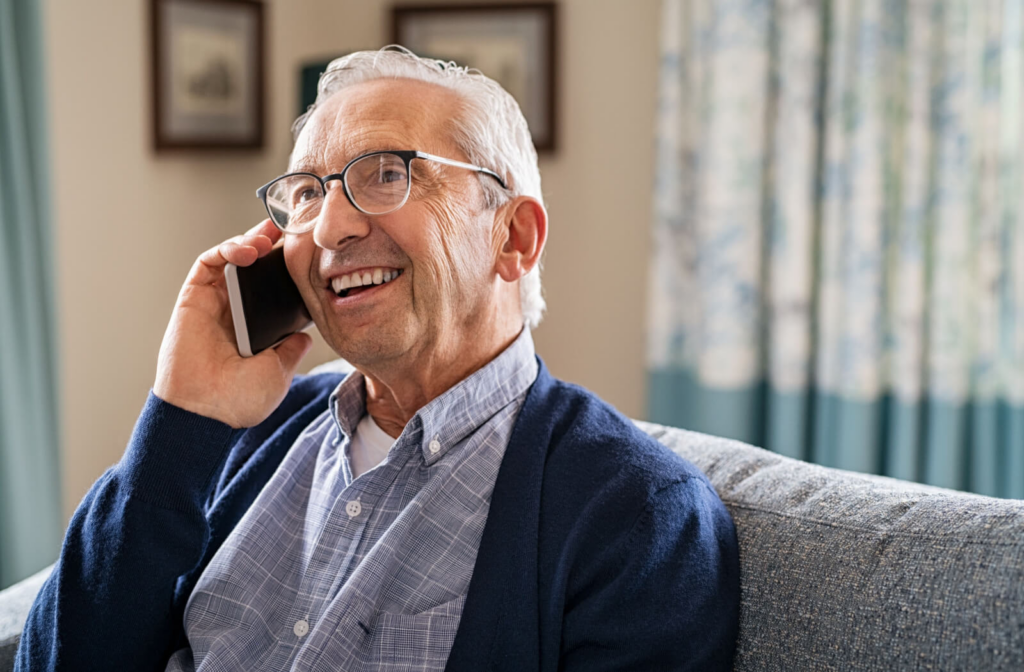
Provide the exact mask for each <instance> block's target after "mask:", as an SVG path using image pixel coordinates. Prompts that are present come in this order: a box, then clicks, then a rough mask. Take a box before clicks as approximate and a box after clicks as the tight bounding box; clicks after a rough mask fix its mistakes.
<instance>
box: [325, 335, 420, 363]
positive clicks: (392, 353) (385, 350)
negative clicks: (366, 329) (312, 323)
mask: <svg viewBox="0 0 1024 672" xmlns="http://www.w3.org/2000/svg"><path fill="white" fill-rule="evenodd" d="M361 331H362V330H361ZM375 331H376V332H377V333H373V334H370V333H362V334H352V333H345V332H344V331H342V330H341V329H340V328H338V329H335V330H332V331H330V332H324V331H321V333H322V334H324V340H326V341H327V342H328V344H329V345H330V346H331V349H333V350H334V351H335V352H336V353H338V355H339V356H340V357H342V358H343V359H345V360H346V361H348V363H349V364H352V365H354V366H358V365H363V364H365V365H370V366H372V365H374V364H377V363H381V362H386V361H390V360H394V359H398V358H400V357H402V355H404V354H405V353H407V352H408V351H409V349H410V348H409V346H408V343H407V342H406V341H407V339H405V338H401V337H398V332H397V331H396V330H392V329H387V330H380V329H377V330H375ZM381 331H383V333H381ZM328 333H329V334H330V336H329V337H328V336H327V334H328ZM385 334H386V335H385Z"/></svg>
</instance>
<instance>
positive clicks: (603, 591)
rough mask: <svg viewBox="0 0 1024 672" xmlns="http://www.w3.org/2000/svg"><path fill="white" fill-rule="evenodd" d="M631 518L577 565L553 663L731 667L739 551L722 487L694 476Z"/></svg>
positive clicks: (606, 670)
mask: <svg viewBox="0 0 1024 672" xmlns="http://www.w3.org/2000/svg"><path fill="white" fill-rule="evenodd" d="M628 523H629V519H626V520H625V524H622V526H621V532H620V533H618V534H615V535H614V537H613V541H611V543H608V544H607V545H606V546H604V547H603V548H592V549H591V554H590V557H589V559H587V560H586V561H585V562H584V563H583V565H582V566H581V568H580V570H579V571H578V572H577V573H576V574H577V577H576V579H575V580H574V581H573V589H572V591H571V593H570V594H569V595H568V596H567V598H568V599H567V602H566V610H565V615H564V617H563V622H562V628H563V629H562V638H563V639H562V649H561V662H560V666H559V669H561V670H568V671H577V670H578V671H581V672H582V671H584V670H586V671H587V672H611V671H613V670H614V671H620V672H625V671H627V670H673V671H680V670H695V671H696V670H699V671H701V672H707V671H711V670H724V671H728V670H731V669H732V660H733V655H734V652H735V646H736V636H737V633H738V624H739V599H740V593H739V550H738V546H737V541H736V532H735V528H734V526H733V523H732V519H731V517H730V516H729V513H728V511H727V510H726V509H725V506H724V504H722V501H721V500H720V499H719V498H718V495H717V494H716V493H715V491H714V490H713V489H712V487H711V486H710V484H709V483H708V482H707V481H706V480H704V479H703V478H701V477H699V476H696V475H691V476H689V477H688V478H685V479H683V480H680V481H678V482H675V483H672V484H670V485H667V486H664V487H662V488H661V489H660V490H657V491H656V492H655V493H654V494H652V495H651V496H650V497H649V498H648V500H647V504H646V506H645V507H644V508H643V510H642V511H641V512H639V514H637V515H636V516H635V518H634V519H633V520H632V524H631V525H630V524H628ZM609 524H610V525H612V526H613V527H614V526H615V525H616V523H615V522H614V520H610V521H609ZM613 534H614V533H613ZM602 537H603V538H604V539H605V540H607V539H608V536H607V535H602Z"/></svg>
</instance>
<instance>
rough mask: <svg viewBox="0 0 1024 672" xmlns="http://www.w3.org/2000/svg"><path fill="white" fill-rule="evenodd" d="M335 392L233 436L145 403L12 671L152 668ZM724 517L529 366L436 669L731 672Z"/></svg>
mask: <svg viewBox="0 0 1024 672" xmlns="http://www.w3.org/2000/svg"><path fill="white" fill-rule="evenodd" d="M339 380H340V376H338V375H335V374H323V375H317V376H309V377H297V378H296V380H295V382H294V383H293V384H292V387H291V390H290V391H289V393H288V396H287V397H286V398H285V400H284V402H283V403H282V404H281V406H280V407H279V408H278V409H277V410H276V411H275V412H274V413H273V414H272V415H271V416H270V418H268V419H267V420H266V421H265V422H263V423H262V424H260V425H258V426H256V427H253V428H251V429H248V430H232V429H231V428H230V427H228V426H227V425H224V424H221V423H219V422H216V421H214V420H210V419H209V418H204V417H202V416H198V415H195V414H192V413H189V412H187V411H184V410H182V409H180V408H177V407H175V406H172V405H170V404H167V403H164V402H163V401H161V400H159V399H157V398H156V397H155V396H153V395H150V397H149V399H148V400H147V402H146V406H145V408H144V410H143V412H142V415H141V417H140V418H139V421H138V423H137V425H136V427H135V431H134V433H133V435H132V439H131V441H130V443H129V445H128V448H127V450H126V451H125V455H124V457H123V458H122V459H121V461H120V462H119V463H118V464H117V465H115V466H113V467H111V468H110V469H109V470H108V471H107V472H106V473H105V474H104V475H103V476H102V477H101V478H100V479H99V480H98V481H97V482H96V483H95V484H94V485H93V486H92V488H91V489H90V490H89V492H88V494H87V495H86V496H85V498H84V499H83V501H82V503H81V504H80V505H79V507H78V510H77V511H76V512H75V515H74V516H73V518H72V519H71V523H70V525H69V527H68V531H67V534H66V536H65V539H64V545H63V548H62V550H61V554H60V558H59V559H58V561H57V564H56V566H55V567H54V571H53V573H52V574H51V576H50V577H49V579H47V581H46V583H45V584H44V586H43V588H42V590H41V592H40V593H39V596H38V597H37V598H36V601H35V604H34V605H33V606H32V610H31V612H30V613H29V617H28V622H27V623H26V625H25V630H24V633H23V635H22V640H21V645H20V649H19V651H18V657H17V662H16V664H15V669H17V670H104V671H107V670H163V669H164V666H165V664H166V661H167V658H168V657H169V656H170V654H171V653H172V652H173V651H174V650H176V649H177V648H180V647H182V646H185V644H186V639H185V634H184V630H183V625H182V619H183V613H184V609H185V603H186V602H187V600H188V596H189V594H190V592H191V590H192V587H193V586H194V585H195V582H196V579H197V578H198V577H199V575H200V574H201V573H202V571H203V568H204V567H205V566H206V564H207V563H208V562H209V560H210V558H211V557H212V556H213V554H214V552H216V550H217V549H218V548H219V547H220V545H221V543H222V542H223V541H224V539H225V537H226V536H227V535H228V534H229V533H230V532H231V530H232V528H234V526H235V525H236V523H237V522H238V521H239V519H240V518H241V516H242V514H243V513H245V511H246V509H248V508H249V506H250V505H251V504H252V502H253V500H254V499H255V498H256V496H257V494H259V492H260V490H261V489H262V487H263V485H264V484H265V483H266V482H267V481H268V480H269V478H270V476H271V474H273V472H274V470H275V468H276V467H277V465H278V464H279V463H280V462H281V460H282V459H283V457H284V455H285V453H287V451H288V449H289V448H290V447H291V445H292V443H293V442H294V441H295V439H296V437H297V436H298V434H299V433H300V432H301V431H302V430H303V429H304V428H305V427H306V425H308V424H309V423H310V422H311V421H312V420H313V418H315V417H316V416H317V415H319V414H320V413H321V412H323V410H324V409H325V408H327V399H328V396H329V395H330V393H331V391H333V390H334V388H335V387H336V386H337V384H338V382H339ZM738 618H739V557H738V547H737V542H736V533H735V529H734V528H733V524H732V520H731V519H730V517H729V514H728V513H727V511H726V510H725V507H724V506H723V505H722V502H721V500H719V498H718V496H717V495H716V494H715V491H714V490H713V489H712V487H711V485H710V484H709V483H708V481H707V479H706V478H705V476H704V475H703V474H701V473H700V471H698V470H697V468H696V467H694V466H693V465H691V464H690V463H689V462H686V461H685V460H683V459H681V458H680V457H678V456H676V455H674V454H673V453H672V452H670V451H669V450H667V449H666V448H664V447H663V446H661V445H660V444H658V443H657V442H656V441H654V440H653V439H651V438H650V437H648V436H647V435H646V434H644V433H643V432H641V431H640V430H638V429H637V428H636V427H635V426H634V425H633V424H632V423H631V422H630V421H629V420H628V419H626V418H624V417H623V416H622V415H620V414H619V413H617V412H616V411H615V410H614V409H612V408H611V407H610V406H608V405H607V404H605V403H604V402H602V401H601V400H599V399H598V398H597V397H595V396H594V395H593V394H590V393H589V392H587V391H586V390H583V389H582V388H579V387H576V386H573V385H569V384H566V383H563V382H561V381H558V380H555V379H554V378H552V377H551V375H550V374H549V373H548V372H547V370H546V368H545V367H544V365H543V363H541V367H540V372H539V374H538V377H537V380H536V382H535V383H534V384H533V386H532V387H531V389H530V392H529V393H528V395H527V398H526V401H525V403H524V405H523V409H522V411H521V412H520V415H519V418H518V420H517V422H516V425H515V428H514V430H513V434H512V438H511V441H510V443H509V446H508V449H507V451H506V454H505V458H504V460H503V461H502V464H501V468H500V470H499V472H498V478H497V482H496V483H495V487H494V494H493V496H492V500H491V508H490V512H489V514H488V518H487V524H486V527H485V528H484V533H483V538H482V540H481V542H480V550H479V553H478V556H477V561H476V566H475V568H474V571H473V578H472V580H471V582H470V585H469V594H468V596H467V598H466V603H465V607H464V608H463V613H462V618H461V620H460V622H459V629H458V632H457V634H456V637H455V643H454V644H453V646H452V651H451V655H450V657H449V659H448V664H447V667H446V670H449V671H452V672H454V671H463V672H480V671H481V670H502V671H507V672H523V671H524V670H544V671H547V672H556V671H557V670H586V671H587V672H601V671H603V670H702V671H707V670H729V669H731V667H732V659H733V653H734V649H735V642H736V634H737V628H738Z"/></svg>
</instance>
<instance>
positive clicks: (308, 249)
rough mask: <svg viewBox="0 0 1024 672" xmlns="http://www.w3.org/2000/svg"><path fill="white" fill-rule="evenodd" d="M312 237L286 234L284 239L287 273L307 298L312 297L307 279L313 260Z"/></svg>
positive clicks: (311, 289) (311, 290) (310, 286)
mask: <svg viewBox="0 0 1024 672" xmlns="http://www.w3.org/2000/svg"><path fill="white" fill-rule="evenodd" d="M312 241H313V237H312V236H310V235H306V234H304V235H302V236H288V237H287V238H285V241H284V262H285V265H286V266H288V274H289V275H291V276H292V280H293V281H294V282H295V285H296V286H297V287H298V288H299V292H300V293H301V294H302V295H303V297H305V298H306V299H307V302H308V300H309V299H311V298H312V293H313V288H312V285H311V284H310V280H309V269H310V268H312V261H313V248H314V245H313V243H312Z"/></svg>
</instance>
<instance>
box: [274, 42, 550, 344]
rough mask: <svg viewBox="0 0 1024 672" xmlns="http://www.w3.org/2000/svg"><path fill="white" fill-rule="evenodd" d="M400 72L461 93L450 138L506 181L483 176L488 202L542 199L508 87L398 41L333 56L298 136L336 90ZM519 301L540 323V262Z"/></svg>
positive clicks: (525, 131) (527, 316) (528, 317)
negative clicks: (420, 53) (425, 55)
mask: <svg viewBox="0 0 1024 672" xmlns="http://www.w3.org/2000/svg"><path fill="white" fill-rule="evenodd" d="M399 78H401V79H415V80H419V81H422V82H427V83H430V84H437V85H438V86H443V87H445V88H446V89H449V90H451V91H454V92H455V93H456V94H458V96H459V101H460V103H461V108H462V112H461V114H460V115H458V117H457V118H455V119H453V120H452V123H451V128H450V133H451V138H452V141H453V142H454V143H455V145H456V146H457V147H458V148H459V149H460V150H461V151H462V152H463V153H464V154H465V155H466V157H467V159H468V160H469V162H470V163H475V164H476V165H478V166H483V167H485V168H490V169H491V170H493V171H494V172H496V173H497V174H498V175H501V176H502V178H503V179H504V180H505V183H506V184H507V185H508V189H507V190H505V189H502V188H501V186H500V185H498V184H497V182H496V181H495V180H493V179H491V178H488V177H486V176H484V175H480V176H479V177H480V185H481V186H482V187H483V190H484V198H485V202H486V204H487V207H488V208H491V209H494V208H497V207H499V206H501V205H503V204H505V203H507V202H508V201H510V200H512V199H513V198H516V197H518V196H532V197H533V198H536V199H537V200H538V201H540V203H541V204H543V203H544V197H543V195H542V194H541V189H540V169H539V168H538V167H537V152H536V150H535V149H534V148H533V140H532V139H531V137H530V130H529V128H528V127H527V125H526V118H525V117H523V113H522V110H520V109H519V105H518V103H516V101H515V99H514V98H512V96H511V95H510V94H509V93H508V91H506V90H505V89H503V88H501V85H500V84H498V83H497V82H495V81H494V80H493V79H491V78H489V77H487V76H486V75H484V74H483V73H482V72H480V71H479V70H475V69H470V68H466V67H462V66H459V65H456V64H455V63H453V62H445V61H439V60H434V59H430V58H421V57H419V56H417V55H415V54H414V53H412V52H411V51H409V50H408V49H406V48H405V47H401V46H398V45H391V46H387V47H384V48H383V49H381V50H380V51H357V52H355V53H352V54H349V55H347V56H342V57H341V58H337V59H335V60H333V61H331V63H330V65H328V66H327V71H326V72H324V74H323V75H321V76H320V82H319V84H318V85H317V93H316V101H315V102H314V103H313V104H312V105H310V106H309V109H308V110H306V112H305V113H304V114H302V115H301V116H300V117H299V118H298V119H296V120H295V123H294V124H293V125H292V133H293V135H294V137H295V138H296V139H297V138H298V137H299V133H301V132H302V129H303V127H304V126H305V125H306V121H307V120H308V119H309V117H310V115H311V114H313V112H314V111H315V110H316V109H317V107H319V106H320V105H321V104H322V103H323V102H324V101H325V100H326V99H328V98H330V97H331V96H332V95H334V94H335V93H337V92H338V91H340V90H342V89H344V88H346V87H349V86H352V85H354V84H360V83H362V82H368V81H372V80H376V79H399ZM519 302H520V306H521V308H522V311H523V322H524V323H525V324H526V325H527V326H529V327H531V328H532V327H536V326H537V325H538V324H540V321H541V317H542V315H543V313H544V308H545V304H544V297H543V295H542V292H541V286H540V263H539V262H538V263H537V265H536V266H535V267H534V268H533V269H532V270H531V271H530V272H529V273H528V274H526V275H525V276H523V277H522V278H521V279H520V280H519Z"/></svg>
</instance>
